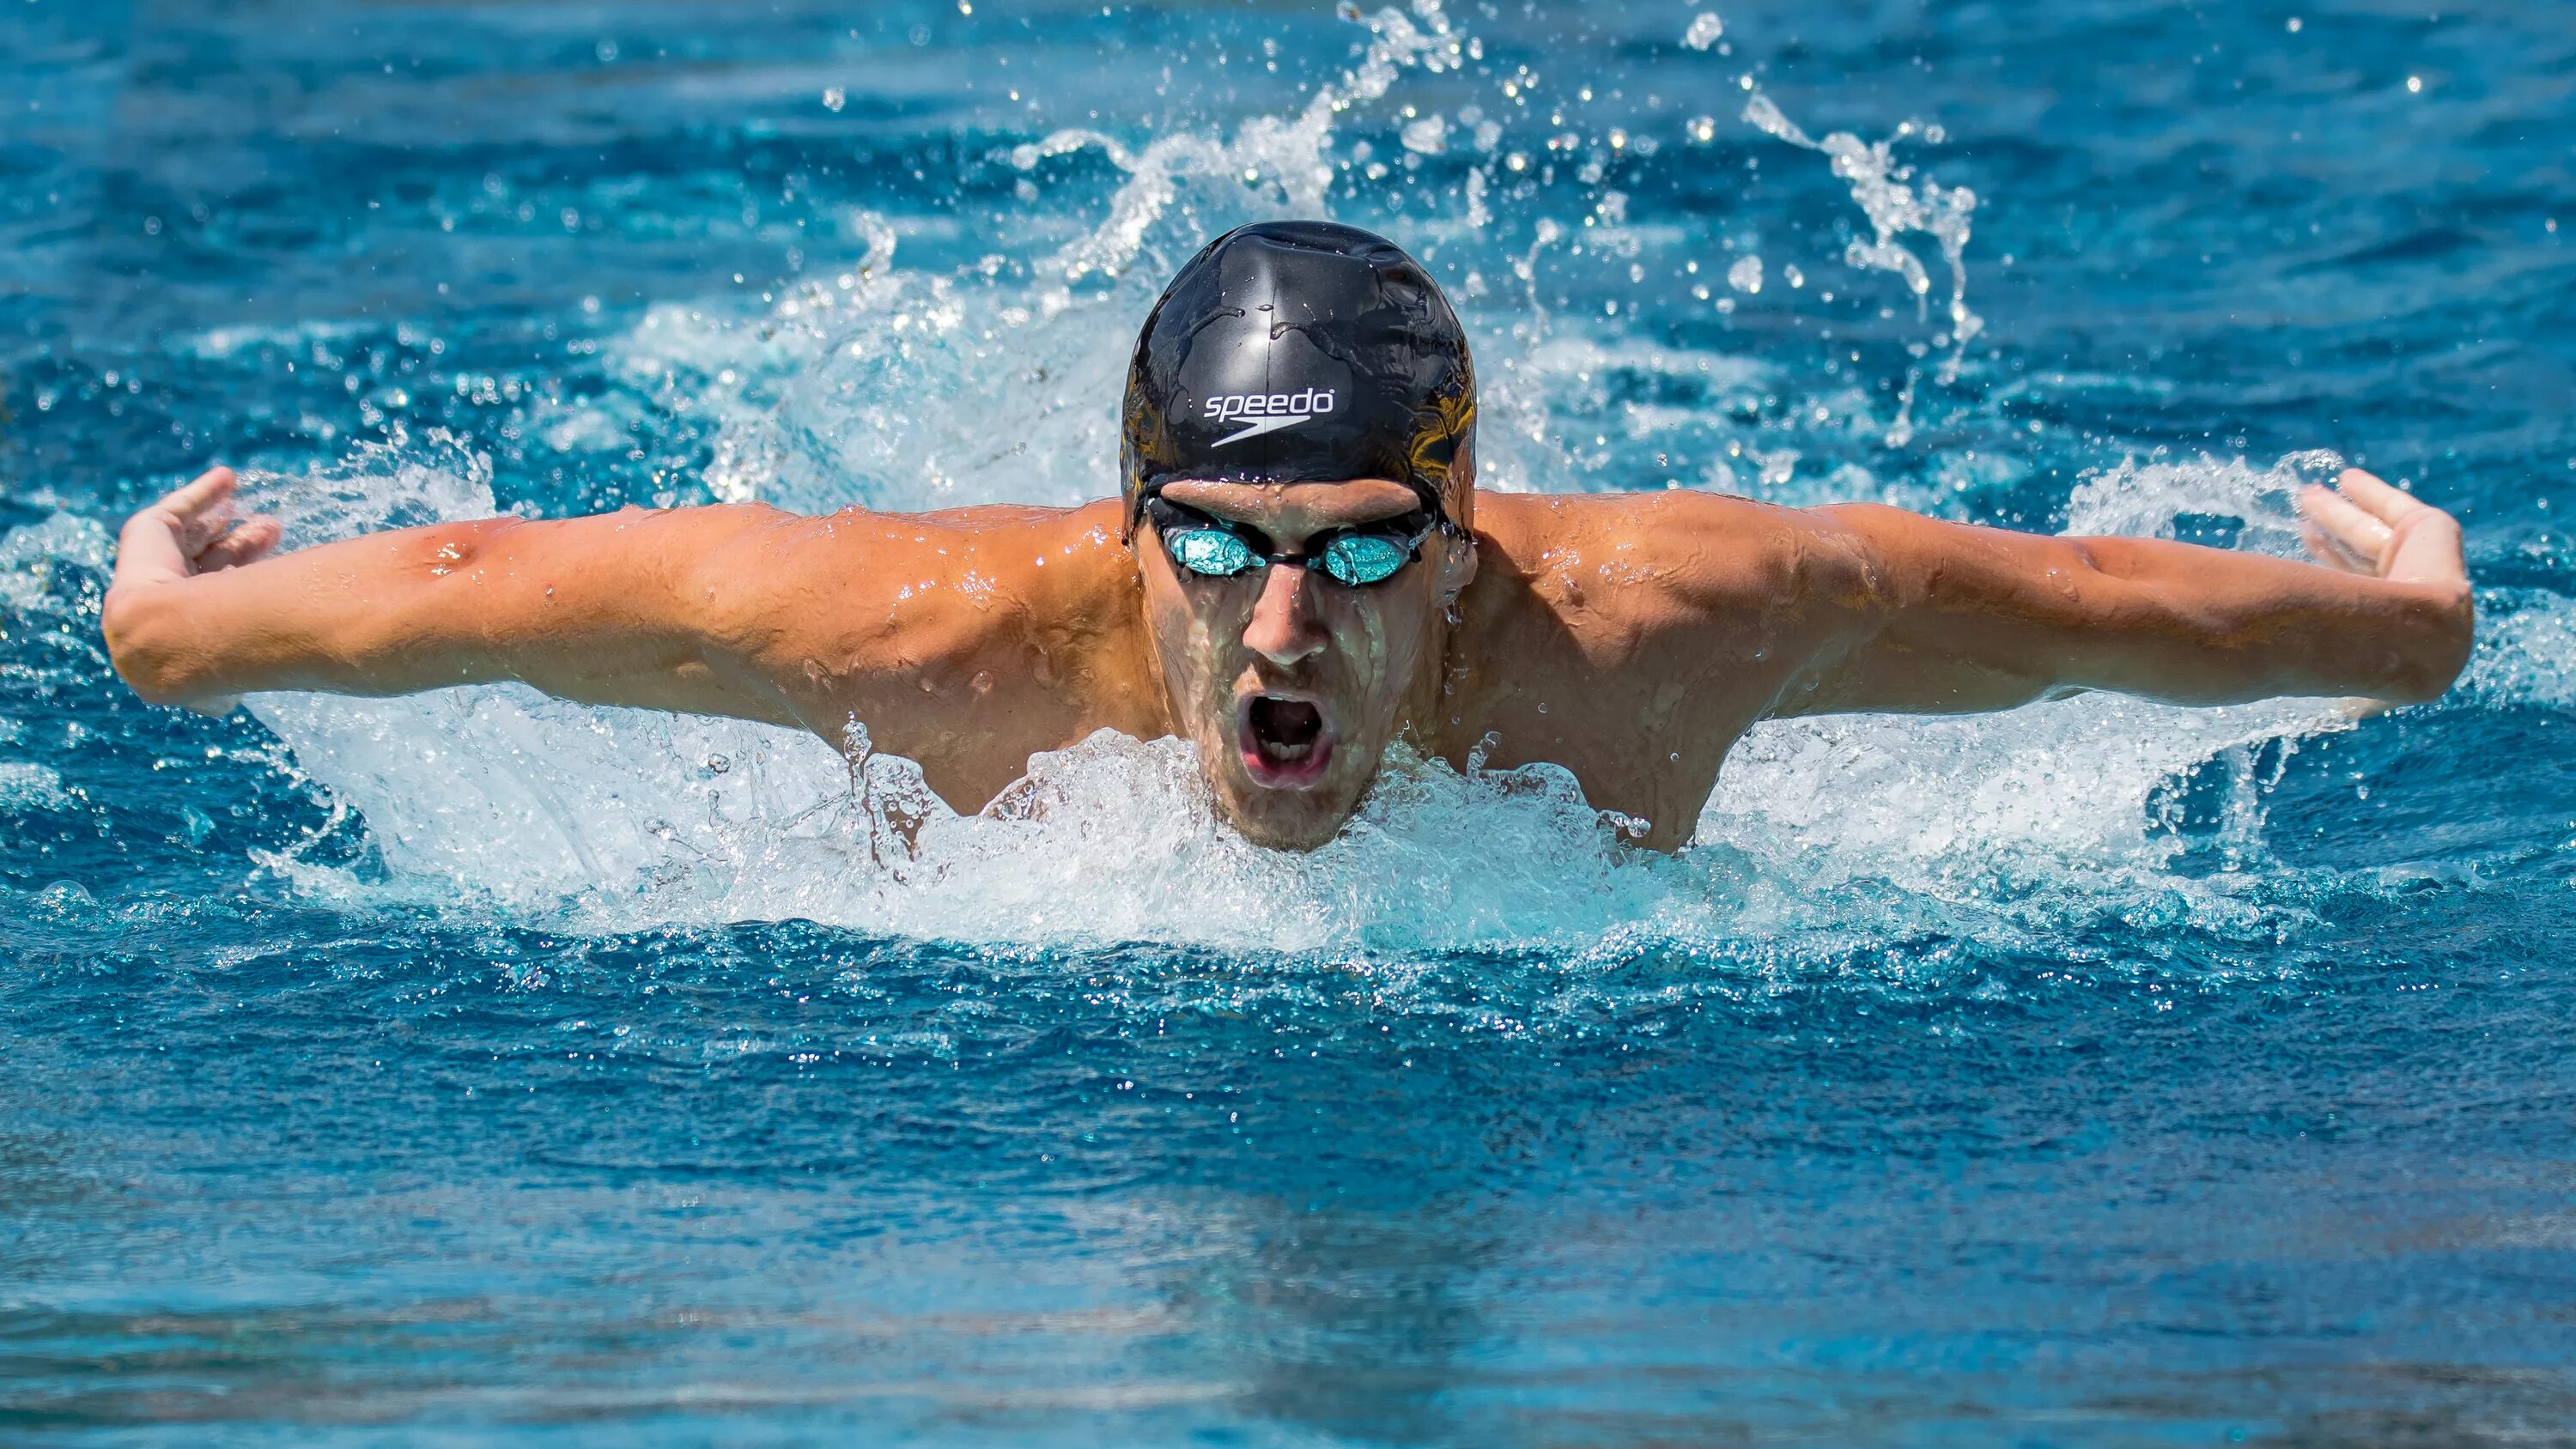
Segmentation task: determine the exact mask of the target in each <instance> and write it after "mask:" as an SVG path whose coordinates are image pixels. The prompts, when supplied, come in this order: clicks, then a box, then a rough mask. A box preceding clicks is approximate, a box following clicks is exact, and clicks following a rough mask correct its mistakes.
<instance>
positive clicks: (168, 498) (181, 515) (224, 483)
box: [150, 468, 241, 520]
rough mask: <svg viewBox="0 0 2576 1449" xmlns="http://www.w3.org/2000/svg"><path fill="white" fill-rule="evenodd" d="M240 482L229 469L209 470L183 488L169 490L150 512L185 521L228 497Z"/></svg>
mask: <svg viewBox="0 0 2576 1449" xmlns="http://www.w3.org/2000/svg"><path fill="white" fill-rule="evenodd" d="M240 481H241V480H240V479H239V478H238V477H237V476H235V474H234V473H233V470H232V469H230V468H209V469H207V470H206V471H205V472H203V473H200V474H198V475H197V477H196V479H195V481H193V482H191V483H189V484H187V485H186V486H185V487H181V488H174V489H172V490H170V492H169V493H167V494H166V495H164V496H163V497H162V499H161V501H160V502H158V503H155V504H153V505H152V508H151V510H150V511H151V512H155V513H167V514H169V515H170V516H171V518H172V519H173V520H181V519H186V518H188V517H191V516H192V515H194V514H196V513H197V512H198V511H199V510H200V509H203V508H205V507H206V506H207V505H209V504H211V503H215V502H217V501H219V500H221V499H223V498H226V497H228V496H230V495H231V493H232V491H233V487H234V485H235V484H237V483H239V482H240Z"/></svg>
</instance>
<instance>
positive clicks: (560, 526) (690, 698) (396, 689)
mask: <svg viewBox="0 0 2576 1449" xmlns="http://www.w3.org/2000/svg"><path fill="white" fill-rule="evenodd" d="M233 487H234V478H233V474H232V471H231V470H230V469H226V468H218V469H216V470H214V471H213V472H210V473H208V474H206V475H205V476H204V477H201V478H199V479H197V480H196V481H195V482H193V483H191V484H189V485H188V486H187V487H185V488H182V489H179V490H178V491H177V492H174V493H172V494H170V495H169V496H168V497H166V498H163V499H162V500H160V501H159V502H158V503H155V504H153V505H152V506H151V507H149V508H146V509H144V510H142V511H141V512H139V513H137V514H135V515H134V517H133V518H131V519H130V520H128V521H127V522H126V525H125V529H124V531H123V533H122V534H121V535H120V536H119V538H118V540H117V563H116V575H115V578H114V579H113V581H112V582H111V583H110V584H109V587H108V592H107V598H106V601H105V603H104V605H103V606H102V609H101V613H100V624H101V627H102V630H103V632H104V633H105V635H106V637H107V644H108V652H109V655H110V657H111V658H112V659H113V660H114V661H115V664H116V668H117V672H118V673H119V674H121V675H123V676H124V677H125V679H126V682H127V683H129V684H130V685H132V686H133V687H134V690H135V692H136V693H138V694H140V695H142V696H143V697H144V698H145V699H147V700H150V701H152V702H154V703H156V704H177V705H184V706H186V707H189V708H192V709H198V710H203V711H206V712H210V713H220V712H222V711H224V710H227V709H229V708H231V707H232V704H233V702H234V701H235V699H236V698H237V697H238V696H239V695H241V694H243V693H245V692H249V691H257V690H314V691H321V692H326V693H332V694H358V695H394V694H408V693H411V692H413V691H416V690H424V689H436V688H439V687H441V686H444V685H452V684H475V683H488V682H493V681H498V680H517V681H520V682H523V683H527V684H531V685H534V686H536V687H537V688H538V689H541V690H544V691H545V692H546V693H548V694H553V695H559V696H561V697H564V698H567V699H576V700H581V701H584V702H586V703H595V704H632V705H641V706H645V707H652V708H665V709H688V710H698V711H703V712H707V713H716V714H728V715H740V716H747V717H750V718H765V719H772V720H777V721H780V722H786V721H787V719H788V715H787V710H786V706H785V704H784V702H783V701H781V700H779V699H778V698H776V697H775V692H774V691H769V690H764V689H762V688H760V687H759V686H758V684H757V683H756V682H754V681H750V680H743V679H735V678H729V677H727V672H726V671H723V670H722V669H720V668H715V667H711V666H710V663H709V660H708V658H707V653H708V651H707V650H706V648H705V644H706V634H707V632H708V631H707V628H706V627H705V626H706V625H707V624H710V623H712V622H713V620H712V619H711V618H693V617H692V614H691V610H690V607H689V601H688V600H687V599H686V598H685V597H684V595H685V593H686V591H687V590H688V589H689V588H690V586H691V581H692V575H693V572H694V570H692V569H691V568H690V566H689V564H690V561H691V560H692V559H693V558H696V557H702V556H703V555H704V554H705V553H706V551H708V550H709V549H711V548H714V547H717V546H720V544H721V542H722V541H723V540H724V539H726V538H727V537H729V536H730V535H732V534H735V533H738V532H739V531H741V529H743V528H744V527H745V526H747V525H749V524H751V523H752V522H753V520H752V519H750V518H747V517H744V516H742V515H741V514H740V513H738V512H736V511H732V510H723V509H691V510H679V511H674V512H664V513H644V512H640V511H628V512H624V513H616V514H608V515H604V516H601V517H596V518H580V519H568V520H563V521H560V522H543V523H537V522H528V521H525V520H520V519H514V518H493V519H479V520H476V521H474V522H470V523H453V524H438V525H432V526H430V527H426V528H406V529H397V530H392V531H389V532H385V533H376V534H369V535H366V536H364V537H360V538H353V539H348V540H344V541H342V542H339V543H331V544H324V545H321V546H319V547H316V548H309V549H302V550H298V551H296V552H293V553H288V554H282V555H277V556H274V557H271V556H270V554H271V551H272V550H273V549H274V548H275V547H276V544H277V541H278V526H277V524H276V522H275V521H274V520H272V519H267V518H251V519H240V518H239V517H238V516H237V514H236V512H235V510H234V507H233V503H232V491H233Z"/></svg>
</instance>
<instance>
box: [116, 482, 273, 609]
mask: <svg viewBox="0 0 2576 1449" xmlns="http://www.w3.org/2000/svg"><path fill="white" fill-rule="evenodd" d="M239 481H240V480H239V479H238V478H237V477H236V476H235V475H234V473H233V470H232V469H230V468H209V469H207V470H206V471H205V472H204V473H201V474H199V475H198V476H197V477H196V479H195V480H194V481H192V482H190V483H188V484H187V485H186V486H185V487H181V488H174V489H172V490H171V491H170V492H168V493H166V494H163V495H162V496H161V498H160V499H159V500H158V501H156V502H154V503H153V504H152V505H151V506H150V507H147V508H144V509H142V510H140V511H138V512H137V513H136V514H135V515H134V516H133V517H132V518H129V519H127V520H126V521H125V527H124V529H123V531H121V532H120V533H119V534H118V535H117V540H116V581H117V582H118V583H122V584H150V583H159V582H163V581H166V580H171V579H184V578H186V577H188V576H189V575H190V574H192V573H194V572H196V563H195V560H196V558H197V556H198V555H199V554H201V553H203V552H205V551H206V549H208V548H209V547H210V546H212V545H214V544H215V543H216V542H217V541H219V540H221V539H222V538H224V536H225V534H226V531H227V530H229V529H230V528H231V527H232V526H233V508H232V492H233V488H234V487H235V485H236V484H237V483H238V482H239ZM271 543H272V544H273V543H274V540H271Z"/></svg>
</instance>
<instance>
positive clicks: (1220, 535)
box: [1163, 528, 1262, 579]
mask: <svg viewBox="0 0 2576 1449" xmlns="http://www.w3.org/2000/svg"><path fill="white" fill-rule="evenodd" d="M1163 547H1164V548H1166V549H1167V550H1169V551H1170V552H1171V555H1172V562H1174V563H1176V564H1179V565H1180V566H1181V567H1182V568H1185V569H1187V570H1189V571H1190V572H1191V573H1194V574H1197V575H1198V576H1199V577H1201V578H1209V579H1230V578H1233V577H1234V576H1235V575H1236V574H1240V573H1249V572H1250V571H1252V570H1253V569H1256V568H1259V567H1260V566H1261V563H1262V558H1261V556H1260V555H1259V554H1257V553H1254V552H1253V551H1252V545H1250V544H1248V543H1245V542H1244V541H1243V540H1242V539H1239V538H1237V537H1235V536H1234V535H1233V534H1230V533H1227V532H1225V531H1224V530H1222V529H1215V528H1193V529H1190V530H1188V531H1187V532H1183V533H1167V534H1164V535H1163Z"/></svg>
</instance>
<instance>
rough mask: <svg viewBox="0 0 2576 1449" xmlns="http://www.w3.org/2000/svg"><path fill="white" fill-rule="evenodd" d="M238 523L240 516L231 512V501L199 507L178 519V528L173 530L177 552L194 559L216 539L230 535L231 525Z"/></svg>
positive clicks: (217, 501)
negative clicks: (176, 537) (176, 540)
mask: <svg viewBox="0 0 2576 1449" xmlns="http://www.w3.org/2000/svg"><path fill="white" fill-rule="evenodd" d="M240 521H241V520H240V515H239V514H237V513H235V512H234V510H233V501H232V500H231V499H230V498H223V497H218V498H216V499H215V500H214V501H213V502H211V503H207V504H204V505H202V506H200V507H199V508H198V509H197V510H196V511H195V512H193V513H186V514H182V515H180V518H179V526H178V528H177V529H176V530H175V531H176V533H177V534H178V538H179V551H180V552H181V553H184V554H186V555H187V556H188V557H190V558H195V557H197V556H198V555H199V554H202V553H204V552H205V551H206V550H207V549H209V548H212V547H213V546H214V545H215V542H216V541H217V540H218V539H221V538H223V537H224V536H225V535H226V534H228V533H230V532H231V531H232V529H233V525H234V524H236V523H238V522H240Z"/></svg>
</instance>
